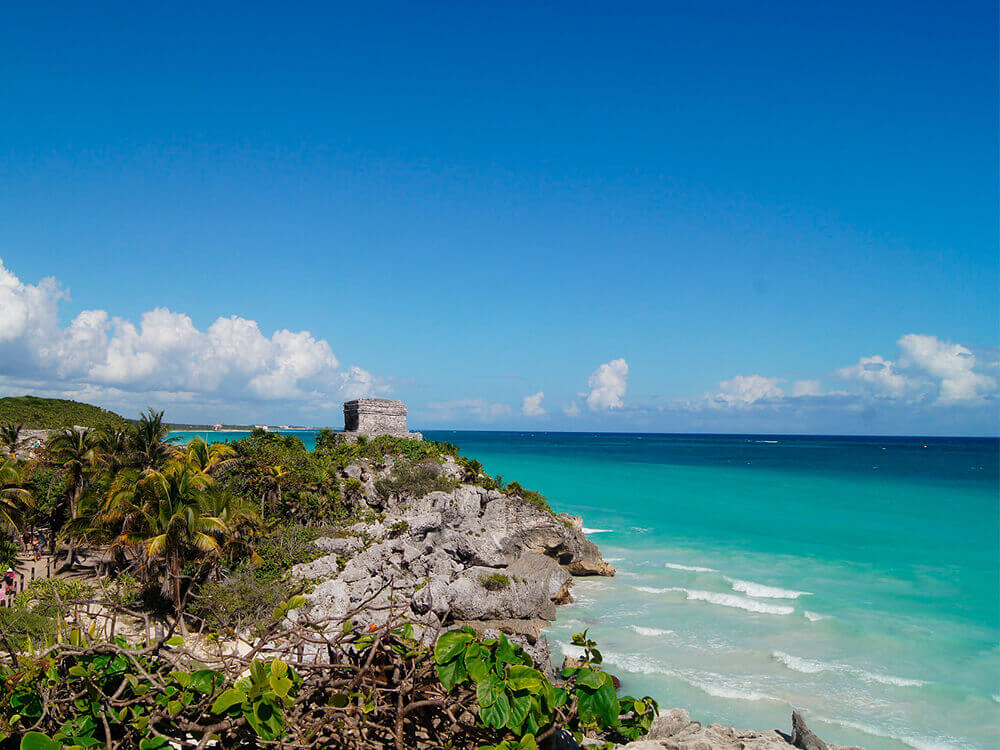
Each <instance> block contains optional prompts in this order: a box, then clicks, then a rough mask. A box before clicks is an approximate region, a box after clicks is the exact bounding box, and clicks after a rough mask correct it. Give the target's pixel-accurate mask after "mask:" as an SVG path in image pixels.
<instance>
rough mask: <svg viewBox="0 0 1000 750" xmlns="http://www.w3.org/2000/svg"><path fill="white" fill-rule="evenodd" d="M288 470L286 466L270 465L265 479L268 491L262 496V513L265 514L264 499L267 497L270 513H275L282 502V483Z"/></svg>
mask: <svg viewBox="0 0 1000 750" xmlns="http://www.w3.org/2000/svg"><path fill="white" fill-rule="evenodd" d="M287 476H288V472H287V471H285V467H284V466H268V467H267V473H266V474H265V475H264V480H265V481H266V482H267V491H266V492H265V493H264V494H263V495H261V498H260V513H261V515H264V500H265V498H266V499H267V512H268V514H271V513H274V509H275V507H276V506H277V505H279V504H280V503H281V483H282V481H283V480H284V478H285V477H287Z"/></svg>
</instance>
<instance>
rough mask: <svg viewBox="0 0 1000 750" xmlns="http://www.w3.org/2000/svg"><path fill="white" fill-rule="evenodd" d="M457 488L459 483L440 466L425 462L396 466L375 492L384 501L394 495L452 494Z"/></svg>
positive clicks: (376, 484) (378, 482) (377, 483)
mask: <svg viewBox="0 0 1000 750" xmlns="http://www.w3.org/2000/svg"><path fill="white" fill-rule="evenodd" d="M457 486H458V482H457V481H456V480H455V479H454V478H453V477H450V476H448V475H447V474H445V473H444V472H443V471H442V470H441V466H440V465H439V464H437V463H436V462H434V461H429V460H423V461H420V462H418V463H415V464H407V463H403V464H401V465H399V466H396V468H395V469H394V470H393V472H392V475H391V476H388V477H382V478H381V479H379V480H378V481H376V482H375V491H376V492H377V493H378V495H379V497H380V498H382V500H388V499H389V498H390V497H391V496H393V495H396V496H400V495H409V496H411V497H423V496H424V495H426V494H427V493H429V492H435V491H443V492H450V491H451V490H453V489H455V488H456V487H457Z"/></svg>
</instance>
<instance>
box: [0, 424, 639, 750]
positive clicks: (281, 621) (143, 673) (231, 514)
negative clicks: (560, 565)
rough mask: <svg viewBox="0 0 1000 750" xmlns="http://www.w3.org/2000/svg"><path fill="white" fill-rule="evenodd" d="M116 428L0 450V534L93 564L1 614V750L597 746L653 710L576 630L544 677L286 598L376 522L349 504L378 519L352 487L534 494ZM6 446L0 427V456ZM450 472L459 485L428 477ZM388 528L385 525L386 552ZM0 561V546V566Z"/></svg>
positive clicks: (507, 661) (341, 449)
mask: <svg viewBox="0 0 1000 750" xmlns="http://www.w3.org/2000/svg"><path fill="white" fill-rule="evenodd" d="M82 406H86V405H82ZM91 408H92V407H91ZM72 421H73V422H78V421H79V420H76V419H74V420H72ZM122 422H123V424H108V425H103V426H101V427H100V428H90V427H88V428H87V429H82V430H75V429H63V430H61V431H59V432H58V433H57V434H56V435H54V436H53V437H52V438H51V439H50V440H49V441H48V443H47V444H46V445H45V446H43V447H42V448H41V449H39V450H38V451H36V453H35V455H34V456H33V457H32V458H31V459H30V460H19V459H17V458H16V457H14V456H11V455H10V451H9V450H7V451H4V452H3V453H2V454H0V523H2V524H3V525H4V526H7V527H9V526H11V525H13V526H15V527H18V528H31V527H34V528H38V527H43V528H46V529H47V530H49V532H50V533H49V534H48V538H49V539H50V543H51V545H52V549H53V550H55V549H56V548H57V547H60V546H61V547H62V549H63V550H65V552H66V555H65V562H64V563H63V564H64V565H66V566H69V567H72V566H73V565H74V552H75V550H76V549H77V548H79V547H83V546H87V547H90V548H94V547H96V548H98V549H100V550H101V554H102V561H103V563H102V564H103V565H105V566H106V567H107V568H108V570H109V575H106V576H101V577H100V578H94V579H91V582H88V583H84V582H81V581H79V580H76V579H66V578H57V579H51V580H48V581H35V582H34V583H32V584H31V585H30V586H29V587H28V589H27V590H26V591H24V592H23V593H21V594H19V595H18V596H17V597H15V599H14V602H13V606H11V607H9V608H4V609H0V750H7V749H8V748H14V747H21V748H26V749H29V750H41V749H45V750H49V749H51V750H60V749H63V750H70V749H72V750H78V749H80V750H83V749H87V750H89V748H95V747H108V748H112V750H146V749H150V750H153V749H156V748H167V747H170V746H185V747H192V746H196V745H198V744H199V743H200V745H201V746H202V747H204V746H206V744H209V743H210V742H212V741H213V740H215V739H217V740H218V742H217V744H218V745H219V746H220V747H227V748H248V749H249V748H257V747H263V746H270V745H271V744H274V745H275V746H278V745H282V746H287V747H315V748H320V747H323V748H326V747H337V748H347V749H348V750H361V748H368V747H395V748H408V747H447V748H453V749H454V750H472V749H473V748H480V749H481V750H531V748H537V747H538V746H539V744H542V745H543V746H544V744H545V743H546V742H547V741H548V740H549V738H551V737H552V735H553V733H554V732H555V730H556V728H558V727H563V728H567V729H569V730H570V731H572V732H573V733H574V734H576V735H577V736H578V737H579V736H582V734H583V733H587V734H588V735H590V736H600V737H602V738H603V739H605V740H608V741H615V742H618V741H625V740H628V739H632V738H635V737H638V736H640V735H641V734H642V733H644V731H645V730H646V729H648V727H649V724H650V722H651V721H652V717H653V716H655V713H656V710H657V708H656V703H655V701H653V700H652V699H650V698H644V699H642V700H636V699H634V698H632V697H629V696H624V697H619V696H618V695H617V693H616V691H615V689H614V687H613V684H612V678H611V677H610V676H609V675H607V674H606V673H604V672H603V671H602V670H601V668H600V663H601V656H600V653H599V652H598V651H597V649H596V646H595V644H593V642H592V641H589V640H588V639H587V637H586V633H582V634H579V635H577V636H574V643H576V644H577V645H578V646H580V647H581V648H582V649H583V650H584V654H585V655H584V658H583V660H582V661H580V662H578V663H575V664H573V665H569V666H568V667H567V669H565V670H563V673H562V674H561V676H559V677H556V678H552V679H550V678H549V677H548V676H546V675H545V674H543V672H542V671H540V670H539V669H537V668H536V666H535V665H534V664H533V663H532V661H531V658H530V657H529V656H528V655H527V654H526V653H525V652H524V651H523V650H522V649H521V648H520V647H518V646H517V645H515V644H514V643H512V642H510V641H509V640H508V639H507V638H506V636H500V637H499V638H497V639H487V640H483V639H480V638H478V637H476V635H475V633H474V631H472V630H471V629H469V628H463V629H461V630H457V631H451V632H446V633H445V634H444V635H441V636H440V638H439V639H438V640H437V644H436V646H435V647H434V648H433V649H432V648H429V647H428V645H427V642H426V641H420V640H418V639H417V638H415V636H414V628H415V627H417V628H420V627H425V626H426V624H424V625H418V624H416V623H408V622H406V621H403V620H400V619H398V618H397V617H396V616H394V615H391V614H390V617H389V621H388V622H387V623H385V624H384V625H381V626H377V627H376V626H371V628H370V629H362V628H359V627H358V626H357V621H356V620H355V619H352V618H354V617H357V613H351V615H350V616H348V617H345V618H343V619H341V620H334V621H332V622H331V621H325V622H322V623H317V622H313V621H311V620H310V619H309V610H308V608H307V607H305V606H304V605H305V604H306V601H305V599H304V598H303V597H302V596H301V593H302V590H303V588H304V587H306V586H309V585H312V583H311V582H309V581H301V580H292V579H291V578H290V572H291V570H292V568H293V567H294V566H296V565H299V564H303V563H308V562H310V561H312V560H315V559H316V558H318V557H320V556H321V555H323V554H324V553H323V551H322V550H320V549H319V548H318V547H317V546H316V545H315V543H314V542H315V540H316V539H317V538H319V537H320V536H325V537H331V536H332V537H347V536H356V537H358V539H359V541H360V542H361V543H362V544H363V543H365V542H367V541H368V539H367V537H366V536H365V534H364V532H363V531H362V532H357V531H356V530H355V529H353V528H352V527H353V526H354V525H355V524H357V523H359V522H365V523H370V522H372V521H373V520H376V519H377V520H379V521H384V520H385V516H384V515H383V514H381V513H379V512H378V511H377V508H376V509H373V508H372V507H370V506H369V505H368V503H369V502H371V503H372V505H375V506H377V505H378V501H377V500H376V499H374V498H373V497H371V493H370V490H369V491H368V496H366V486H367V487H369V488H370V487H371V486H372V485H371V478H372V477H373V476H376V477H378V478H377V479H376V480H375V483H374V487H375V490H376V494H377V495H378V496H379V497H380V498H381V499H382V501H386V500H388V499H389V498H392V497H395V498H398V499H400V500H404V501H405V500H406V499H409V498H414V497H421V496H423V495H425V494H427V493H429V492H433V491H436V490H441V491H450V490H453V489H454V488H456V487H457V486H459V484H460V482H466V483H475V484H477V485H480V486H483V487H487V488H489V489H491V490H498V491H501V492H504V493H505V494H507V495H508V496H510V497H512V498H519V499H520V501H521V502H526V503H531V504H533V505H535V506H537V507H540V508H543V509H545V510H548V511H549V512H551V510H550V509H549V507H548V504H547V503H546V502H545V499H544V497H542V495H540V494H539V493H537V492H534V491H531V490H526V489H524V488H523V487H521V486H520V485H519V484H517V483H516V482H509V483H505V482H504V480H503V477H490V476H489V475H488V474H486V473H485V472H484V471H483V470H482V466H481V464H479V463H478V462H476V461H472V460H469V459H466V458H464V457H461V456H459V455H458V451H457V449H456V448H455V446H452V445H449V444H447V443H434V442H415V441H413V440H407V439H400V438H390V437H380V438H376V439H374V440H359V441H357V442H354V443H347V442H342V441H340V440H339V439H337V438H336V437H335V436H334V435H333V434H332V433H329V432H324V433H323V434H321V435H320V438H319V440H318V443H317V448H316V450H314V451H307V450H306V448H305V446H304V445H303V443H302V441H301V440H299V439H298V438H296V437H294V436H287V435H281V434H275V433H268V432H265V431H254V432H253V433H252V434H251V435H249V436H248V437H246V438H244V439H242V440H238V441H235V442H233V443H216V444H212V445H208V444H206V443H205V442H204V441H202V440H200V439H195V440H193V441H191V442H190V443H188V444H187V445H185V446H183V447H181V446H177V445H175V444H173V443H172V442H171V440H170V439H169V437H168V433H167V426H166V423H165V422H164V420H163V413H162V412H156V411H154V410H152V409H150V410H147V411H146V412H145V413H143V414H142V415H140V417H139V419H138V420H136V421H135V422H131V423H130V422H127V421H125V420H122ZM15 432H17V430H16V429H15V427H11V429H9V430H0V449H2V448H3V446H4V445H7V444H9V443H10V442H12V440H13V441H14V442H16V435H15V436H14V437H13V438H11V435H13V434H14V433H15ZM452 462H455V463H457V464H458V466H459V467H460V468H461V469H462V472H461V473H462V476H461V479H456V478H455V477H454V476H453V472H450V471H446V464H447V465H448V466H452V465H453V464H452ZM358 463H360V464H361V466H360V467H359V466H358V465H357V464H358ZM349 467H350V468H349ZM386 469H389V470H388V471H386ZM359 471H360V473H359ZM348 472H350V474H351V475H352V476H348ZM379 472H380V473H381V476H379V474H378V473H379ZM359 477H361V478H363V479H364V482H362V481H361V479H360V478H359ZM408 528H409V527H408V524H407V522H406V521H396V522H394V523H392V524H390V525H389V529H388V536H389V538H398V537H401V536H404V535H405V534H406V532H407V531H408ZM356 547H357V545H355V546H354V547H353V548H356ZM10 554H11V547H10V542H9V541H7V542H5V543H0V563H2V561H3V559H6V558H5V556H6V557H10ZM337 563H338V565H339V566H341V567H342V566H343V565H344V564H345V563H346V561H345V560H342V559H340V558H338V559H337ZM478 580H479V583H480V584H481V585H482V586H483V588H484V589H486V590H489V591H502V590H505V589H507V588H509V587H510V585H511V583H512V579H511V578H510V577H508V576H507V575H504V574H503V573H500V572H496V573H489V574H484V575H481V576H479V579H478ZM428 581H429V579H428ZM94 600H97V603H96V604H95V601H94ZM291 610H296V611H297V612H298V615H296V616H295V617H290V615H289V613H290V611H291ZM164 629H165V630H166V633H165V634H162V637H161V635H160V633H162V631H163V630H164ZM189 630H193V631H195V632H197V633H198V635H197V636H196V638H197V640H196V641H195V640H191V639H186V636H187V633H188V632H189ZM123 633H125V634H127V637H123V635H122V634H123ZM176 634H181V635H176ZM427 634H428V631H426V630H424V631H423V632H422V635H423V636H424V637H426V636H427ZM237 641H241V642H242V643H241V645H240V648H235V645H236V642H237ZM189 645H190V648H189ZM216 646H219V647H220V648H222V647H225V650H226V653H227V655H226V656H225V657H221V656H218V655H216V654H215V651H214V649H215V647H216ZM241 653H242V654H246V655H245V656H241V655H240V654H241ZM261 653H266V654H267V658H266V659H263V658H261V656H260V654H261ZM317 658H319V659H320V663H322V665H323V667H322V669H317V668H316V663H317V662H316V659H317ZM390 675H391V679H387V677H388V676H390Z"/></svg>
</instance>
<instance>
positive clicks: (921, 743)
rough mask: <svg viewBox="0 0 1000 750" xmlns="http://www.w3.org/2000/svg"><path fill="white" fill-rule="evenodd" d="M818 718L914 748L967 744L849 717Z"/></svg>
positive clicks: (947, 749)
mask: <svg viewBox="0 0 1000 750" xmlns="http://www.w3.org/2000/svg"><path fill="white" fill-rule="evenodd" d="M816 719H817V720H818V721H823V722H826V723H827V724H839V725H840V726H842V727H848V728H850V729H856V730H857V731H859V732H864V733H865V734H870V735H872V736H873V737H885V738H887V739H890V740H896V741H897V742H902V743H903V744H904V745H909V746H910V747H912V748H914V750H955V749H956V748H961V747H966V746H967V745H966V744H965V743H963V742H962V741H960V740H958V739H956V738H952V737H942V738H938V737H919V736H918V737H914V736H913V735H910V734H902V733H900V732H892V731H889V732H887V731H885V730H884V729H879V728H878V727H873V726H871V725H870V724H861V723H859V722H856V721H848V720H847V719H828V718H826V717H825V716H817V717H816Z"/></svg>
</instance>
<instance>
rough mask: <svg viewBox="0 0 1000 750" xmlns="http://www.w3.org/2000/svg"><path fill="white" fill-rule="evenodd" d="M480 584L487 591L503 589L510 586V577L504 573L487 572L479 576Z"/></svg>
mask: <svg viewBox="0 0 1000 750" xmlns="http://www.w3.org/2000/svg"><path fill="white" fill-rule="evenodd" d="M479 585H480V586H482V587H483V588H484V589H486V590H487V591H503V590H504V589H505V588H507V587H508V586H510V578H508V577H507V576H505V575H504V574H503V573H490V574H489V575H486V574H485V573H484V574H483V575H481V576H479Z"/></svg>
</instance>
